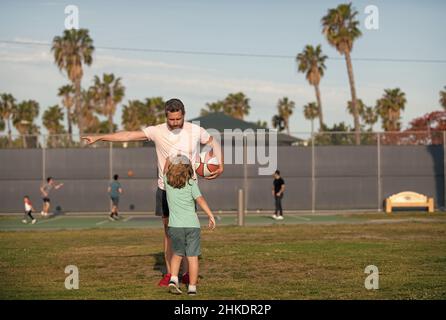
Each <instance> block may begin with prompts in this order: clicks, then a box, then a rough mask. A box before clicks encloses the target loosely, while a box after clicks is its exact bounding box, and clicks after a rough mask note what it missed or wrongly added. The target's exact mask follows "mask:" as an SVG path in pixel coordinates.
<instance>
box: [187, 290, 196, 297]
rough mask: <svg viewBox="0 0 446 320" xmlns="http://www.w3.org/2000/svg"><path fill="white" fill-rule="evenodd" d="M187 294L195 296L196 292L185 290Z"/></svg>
mask: <svg viewBox="0 0 446 320" xmlns="http://www.w3.org/2000/svg"><path fill="white" fill-rule="evenodd" d="M187 294H188V295H190V296H196V295H197V290H189V289H188V290H187Z"/></svg>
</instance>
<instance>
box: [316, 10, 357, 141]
mask: <svg viewBox="0 0 446 320" xmlns="http://www.w3.org/2000/svg"><path fill="white" fill-rule="evenodd" d="M357 14H358V11H356V10H354V9H352V4H351V3H349V4H340V5H339V6H337V7H336V8H335V9H329V10H328V13H327V15H326V16H324V17H323V18H322V27H323V31H322V32H323V34H324V35H325V37H326V38H327V41H328V43H329V44H330V45H332V46H333V47H335V48H336V50H338V52H339V53H340V54H341V55H344V56H345V61H346V64H347V71H348V78H349V82H350V92H351V97H352V99H351V100H352V109H353V117H354V122H355V133H356V134H355V136H356V144H360V141H361V140H360V124H359V112H358V108H357V99H356V88H355V80H354V77H353V66H352V59H351V56H350V53H351V52H352V50H353V42H354V41H355V40H356V39H358V38H359V37H360V36H361V31H360V30H359V28H358V26H359V21H358V20H356V18H355V17H356V15H357Z"/></svg>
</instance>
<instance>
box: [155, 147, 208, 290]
mask: <svg viewBox="0 0 446 320" xmlns="http://www.w3.org/2000/svg"><path fill="white" fill-rule="evenodd" d="M193 175H194V170H193V168H192V165H191V164H190V161H189V159H188V158H187V157H185V156H176V157H173V158H172V159H167V161H166V165H165V167H164V176H163V179H164V185H165V187H166V195H167V203H168V204H169V225H168V235H169V238H170V241H171V243H172V249H173V254H172V259H171V273H172V275H171V277H170V282H169V292H171V293H174V294H180V293H182V291H181V289H180V287H179V284H178V272H179V270H180V264H181V260H182V258H183V257H184V256H185V257H187V261H188V263H189V286H188V290H187V293H188V294H190V295H194V294H196V293H197V281H198V256H199V255H200V254H201V246H200V231H201V229H200V222H199V220H198V216H197V213H196V211H195V201H196V202H197V203H198V204H199V205H200V207H201V208H202V209H203V210H204V212H205V213H206V214H207V215H208V217H209V228H210V229H212V230H214V229H215V219H214V215H213V214H212V211H211V210H210V209H209V207H208V205H207V202H206V200H205V199H204V197H203V196H202V195H201V192H200V189H199V188H198V184H197V181H195V180H194V179H193V178H192V177H193Z"/></svg>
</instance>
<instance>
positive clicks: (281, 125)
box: [271, 114, 285, 132]
mask: <svg viewBox="0 0 446 320" xmlns="http://www.w3.org/2000/svg"><path fill="white" fill-rule="evenodd" d="M271 122H272V124H273V128H274V129H277V131H279V132H281V131H283V130H284V129H285V120H284V119H283V118H282V117H281V116H280V115H278V114H276V115H275V116H273V119H272V120H271Z"/></svg>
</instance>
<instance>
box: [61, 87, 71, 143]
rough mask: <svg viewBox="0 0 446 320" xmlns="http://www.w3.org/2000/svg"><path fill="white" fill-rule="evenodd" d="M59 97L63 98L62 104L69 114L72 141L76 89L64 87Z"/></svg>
mask: <svg viewBox="0 0 446 320" xmlns="http://www.w3.org/2000/svg"><path fill="white" fill-rule="evenodd" d="M58 96H59V97H61V98H62V104H63V106H64V107H65V109H66V112H67V123H68V134H69V136H70V137H69V139H70V141H71V140H72V134H73V128H72V122H73V111H72V108H73V105H74V87H73V86H72V85H69V84H67V85H64V86H62V87H60V88H59V93H58Z"/></svg>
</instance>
